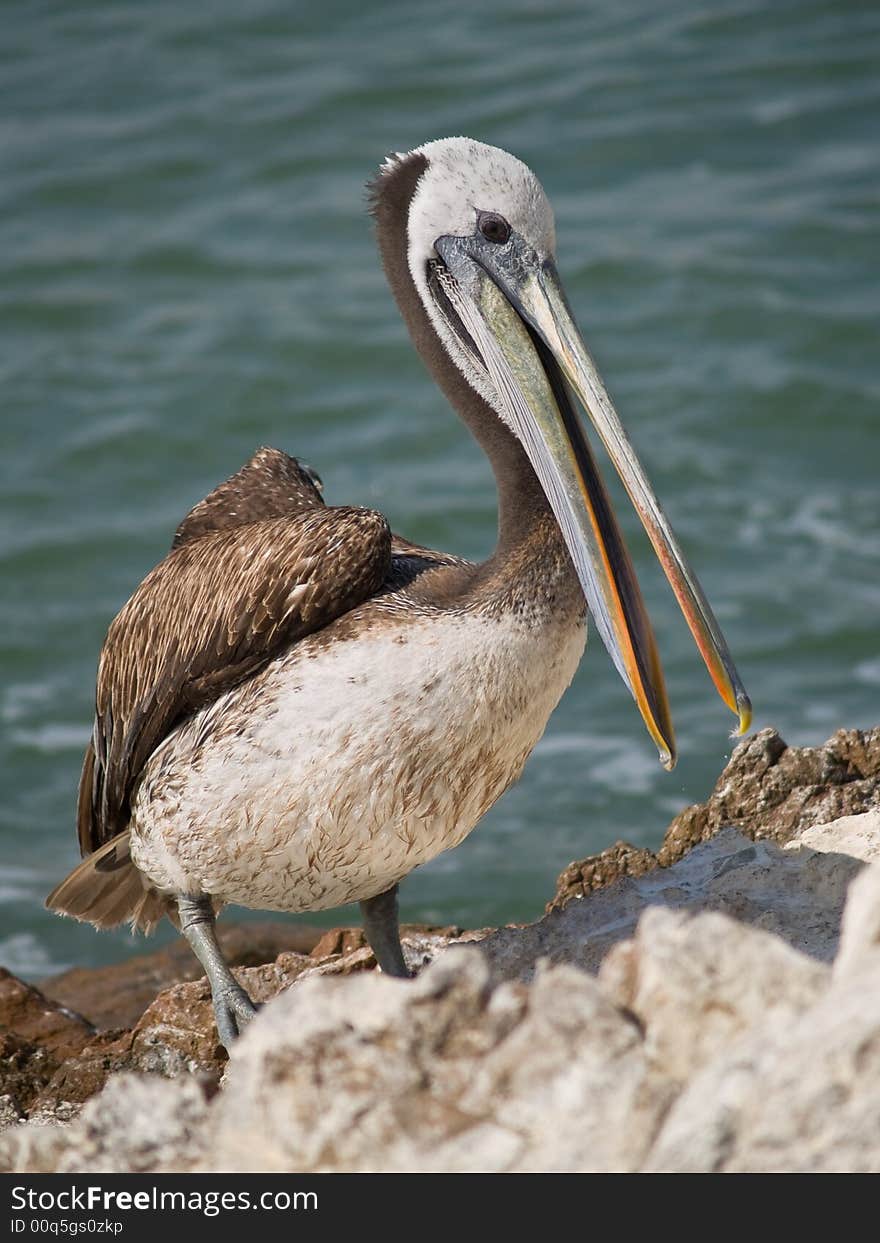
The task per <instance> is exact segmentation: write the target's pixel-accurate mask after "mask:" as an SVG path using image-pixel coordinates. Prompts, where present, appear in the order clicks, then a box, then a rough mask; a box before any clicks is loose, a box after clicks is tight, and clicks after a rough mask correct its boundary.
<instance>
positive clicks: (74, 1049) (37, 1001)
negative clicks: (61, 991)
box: [0, 967, 95, 1060]
mask: <svg viewBox="0 0 880 1243" xmlns="http://www.w3.org/2000/svg"><path fill="white" fill-rule="evenodd" d="M0 1031H8V1032H14V1033H15V1034H16V1035H17V1036H19V1037H21V1038H22V1039H24V1040H27V1041H30V1042H31V1043H33V1044H35V1045H40V1046H41V1047H42V1048H44V1049H46V1050H47V1052H49V1053H51V1054H53V1055H54V1056H56V1057H57V1058H58V1060H61V1059H62V1058H65V1057H70V1056H72V1055H74V1054H76V1053H78V1052H79V1051H80V1049H81V1048H82V1047H83V1045H85V1044H87V1043H88V1041H89V1040H91V1038H92V1036H93V1035H94V1034H95V1029H94V1027H92V1025H91V1024H90V1023H88V1022H87V1021H86V1020H85V1019H84V1018H83V1017H82V1016H81V1015H79V1014H76V1013H74V1012H73V1011H72V1010H69V1009H67V1008H66V1007H65V1006H62V1005H59V1004H58V1003H57V1002H55V1001H52V1000H50V999H49V998H48V997H46V996H45V995H44V994H43V993H42V992H40V990H39V989H36V988H34V987H33V986H32V985H30V984H25V983H24V981H23V980H19V979H17V978H16V977H15V976H14V975H12V974H11V973H10V972H9V971H7V970H5V968H3V967H0Z"/></svg>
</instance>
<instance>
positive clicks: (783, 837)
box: [657, 727, 880, 867]
mask: <svg viewBox="0 0 880 1243" xmlns="http://www.w3.org/2000/svg"><path fill="white" fill-rule="evenodd" d="M878 803H880V727H877V728H875V729H872V730H867V731H862V730H858V729H841V730H838V732H837V733H836V734H834V735H833V736H832V737H831V738H829V739H828V741H827V742H826V743H823V745H822V746H821V747H789V746H788V745H787V744H786V743H785V742H784V741H783V739H782V738H780V736H779V734H778V733H777V732H776V730H774V729H762V730H761V731H760V732H759V733H757V734H755V735H754V737H752V738H746V739H745V740H744V741H743V742H741V743H740V744H739V746H738V747H737V748H736V750H735V751H734V753H733V755H732V756H731V757H730V763H729V764H728V765H727V767H726V768H725V769H724V772H723V773H722V774H721V776H720V777H719V778H718V781H717V783H716V785H715V789H714V790H713V791H712V793H711V795H710V796H709V798H708V800H707V801H706V802H705V803H701V804H697V805H695V806H693V807H688V808H686V809H685V811H683V812H682V813H681V815H679V816H676V818H675V819H674V820H673V822H672V824H671V825H670V826H669V828H668V829H667V830H666V836H665V837H664V839H663V845H662V846H661V847H660V850H659V851H658V855H657V857H658V861H659V863H660V866H661V867H668V866H669V864H670V863H674V862H675V861H676V860H677V859H680V858H681V857H682V855H684V854H686V853H687V851H688V850H690V848H691V847H692V846H695V845H696V844H697V843H698V842H704V841H706V840H707V839H708V838H710V837H712V835H713V834H715V833H717V832H718V830H719V829H720V828H724V827H725V826H727V825H735V826H736V827H737V828H738V829H739V830H740V832H741V833H745V834H746V835H747V836H748V837H751V838H753V839H754V840H756V841H757V840H759V839H761V838H770V839H772V840H773V841H775V842H778V843H779V844H780V845H784V844H785V842H787V841H789V840H790V839H791V838H792V837H794V836H795V835H796V834H797V833H799V832H801V831H802V830H803V829H806V828H809V826H810V825H813V824H826V823H829V822H830V821H832V820H837V819H838V818H839V817H840V816H850V815H858V814H860V813H861V812H865V811H870V809H871V808H872V807H876V806H877V805H878Z"/></svg>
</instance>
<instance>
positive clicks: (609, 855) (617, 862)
mask: <svg viewBox="0 0 880 1243" xmlns="http://www.w3.org/2000/svg"><path fill="white" fill-rule="evenodd" d="M655 867H657V856H656V855H655V854H654V852H653V851H651V850H643V849H641V848H640V847H638V846H630V845H629V843H628V842H615V843H614V845H613V846H609V847H608V848H607V850H603V851H602V852H601V854H598V855H590V856H589V857H588V858H586V859H581V860H580V861H579V862H575V863H569V865H568V867H567V868H566V869H565V871H564V872H561V873H560V875H559V879H558V880H557V882H556V893H555V894H554V896H553V898H552V899H551V901H549V902H548V903H547V906H546V907H545V908H544V909H545V910H546V911H547V913H548V914H549V912H550V911H555V910H562V908H563V907H564V906H566V905H567V903H569V902H571V900H572V898H583V897H585V896H586V895H587V894H588V893H592V892H593V890H595V889H604V888H605V886H606V885H610V884H613V882H614V881H616V880H620V879H621V877H623V876H643V875H644V873H645V872H650V871H651V870H652V869H653V868H655Z"/></svg>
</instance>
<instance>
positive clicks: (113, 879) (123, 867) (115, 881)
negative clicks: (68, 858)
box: [46, 830, 173, 933]
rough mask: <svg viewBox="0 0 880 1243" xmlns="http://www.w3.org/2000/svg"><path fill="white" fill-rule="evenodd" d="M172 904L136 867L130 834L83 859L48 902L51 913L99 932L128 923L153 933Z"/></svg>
mask: <svg viewBox="0 0 880 1243" xmlns="http://www.w3.org/2000/svg"><path fill="white" fill-rule="evenodd" d="M172 905H173V904H172V903H171V902H170V900H169V899H168V898H166V897H164V896H163V895H162V894H159V893H156V891H155V890H153V889H150V888H148V885H147V881H146V879H145V878H144V875H143V873H142V872H140V871H139V870H138V869H137V867H135V865H134V863H133V862H132V858H131V851H130V848H129V832H128V830H126V831H125V832H124V833H119V834H117V836H116V837H114V838H112V839H111V840H110V841H109V842H107V843H106V844H105V845H104V846H101V847H99V849H98V850H96V851H94V853H93V854H90V855H88V856H87V857H86V858H85V859H83V861H82V863H80V864H79V865H78V866H77V867H75V868H74V869H73V871H72V872H71V873H70V875H69V876H67V877H65V879H64V880H63V881H62V882H61V884H60V885H57V886H56V887H55V889H53V890H52V892H51V893H50V894H49V896H48V898H47V899H46V906H47V907H48V908H49V910H50V911H55V912H57V914H59V915H70V916H71V917H72V918H73V919H78V920H80V921H81V922H82V923H87V924H94V926H95V927H96V928H115V927H117V925H119V924H123V923H125V922H126V921H128V922H129V923H130V924H131V926H132V929H138V930H139V931H141V932H144V933H150V932H152V931H153V929H154V928H155V927H156V925H157V924H158V923H159V921H160V919H161V918H162V916H163V915H171V914H172V913H173V912H172V910H171V907H172Z"/></svg>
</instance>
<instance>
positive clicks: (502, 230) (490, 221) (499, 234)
mask: <svg viewBox="0 0 880 1243" xmlns="http://www.w3.org/2000/svg"><path fill="white" fill-rule="evenodd" d="M477 228H478V229H479V230H480V232H481V233H482V235H483V237H484V238H485V239H486V241H487V242H495V243H496V244H497V245H498V246H503V245H504V243H505V242H506V241H507V240H508V238H509V237H510V225H509V224H508V223H507V221H506V220H505V219H504V217H503V216H499V215H498V213H497V211H481V212H478V213H477Z"/></svg>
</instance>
